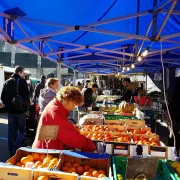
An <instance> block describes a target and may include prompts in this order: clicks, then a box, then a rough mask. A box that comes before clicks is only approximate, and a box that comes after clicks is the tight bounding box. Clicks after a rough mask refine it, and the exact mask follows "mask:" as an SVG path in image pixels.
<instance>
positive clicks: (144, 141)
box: [133, 135, 161, 146]
mask: <svg viewBox="0 0 180 180" xmlns="http://www.w3.org/2000/svg"><path fill="white" fill-rule="evenodd" d="M133 141H134V143H135V144H138V145H151V146H161V144H160V142H159V141H158V140H156V139H155V138H146V137H144V136H135V135H134V136H133Z"/></svg>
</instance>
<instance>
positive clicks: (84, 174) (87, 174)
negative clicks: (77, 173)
mask: <svg viewBox="0 0 180 180" xmlns="http://www.w3.org/2000/svg"><path fill="white" fill-rule="evenodd" d="M83 176H92V175H91V173H90V172H84V173H83Z"/></svg>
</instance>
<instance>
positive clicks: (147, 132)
mask: <svg viewBox="0 0 180 180" xmlns="http://www.w3.org/2000/svg"><path fill="white" fill-rule="evenodd" d="M128 131H129V132H130V133H132V134H145V135H152V134H153V133H152V132H151V130H147V128H139V129H129V130H128Z"/></svg>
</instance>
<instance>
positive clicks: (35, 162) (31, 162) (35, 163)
mask: <svg viewBox="0 0 180 180" xmlns="http://www.w3.org/2000/svg"><path fill="white" fill-rule="evenodd" d="M58 162H59V158H57V157H53V156H52V155H46V154H39V153H32V154H29V155H27V156H26V157H22V158H21V160H20V162H17V163H16V164H14V165H15V166H19V167H27V168H37V169H39V168H53V167H54V166H56V165H57V164H58ZM7 164H11V163H7Z"/></svg>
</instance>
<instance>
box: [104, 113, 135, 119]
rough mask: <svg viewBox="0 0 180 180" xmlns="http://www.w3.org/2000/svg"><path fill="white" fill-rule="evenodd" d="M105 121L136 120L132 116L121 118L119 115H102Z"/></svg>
mask: <svg viewBox="0 0 180 180" xmlns="http://www.w3.org/2000/svg"><path fill="white" fill-rule="evenodd" d="M104 117H105V120H125V119H136V118H135V117H134V116H121V115H110V114H105V115H104Z"/></svg>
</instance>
